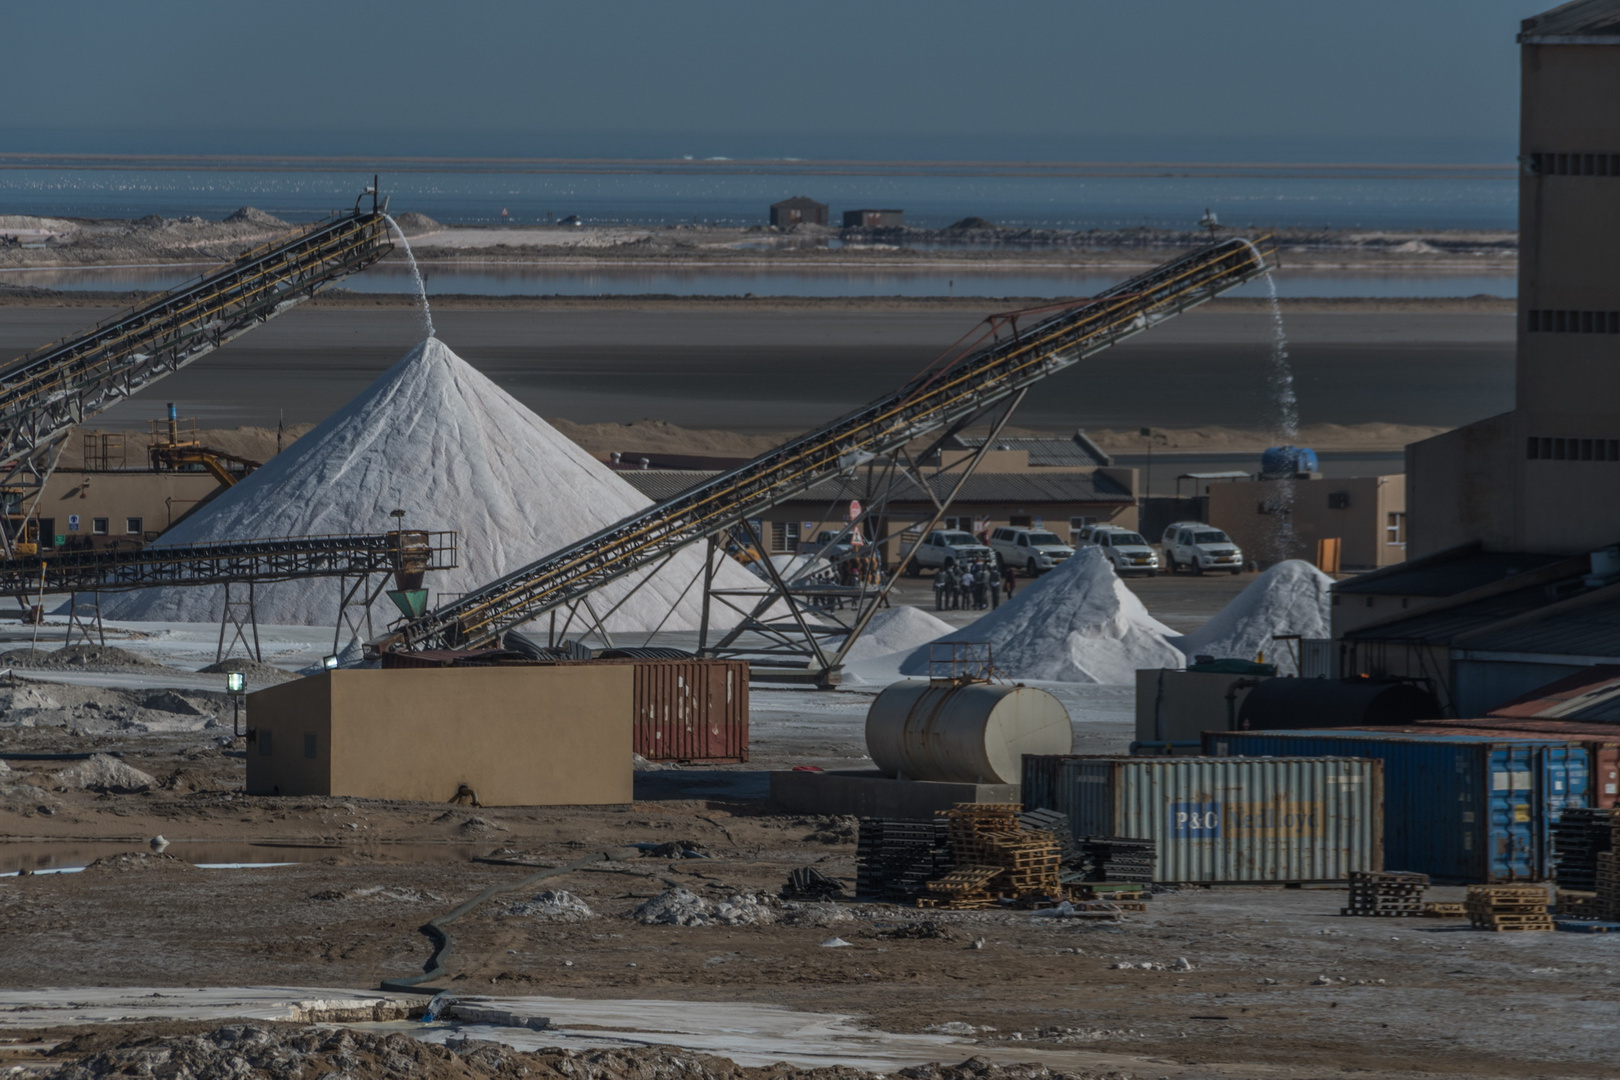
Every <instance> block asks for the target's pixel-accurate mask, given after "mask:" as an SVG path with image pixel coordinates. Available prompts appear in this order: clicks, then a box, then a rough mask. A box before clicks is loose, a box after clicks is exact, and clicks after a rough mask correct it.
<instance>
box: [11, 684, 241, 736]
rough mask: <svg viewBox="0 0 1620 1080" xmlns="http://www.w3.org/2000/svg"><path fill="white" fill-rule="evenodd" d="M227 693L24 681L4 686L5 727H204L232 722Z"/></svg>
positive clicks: (121, 730)
mask: <svg viewBox="0 0 1620 1080" xmlns="http://www.w3.org/2000/svg"><path fill="white" fill-rule="evenodd" d="M230 713H231V702H230V698H229V696H228V695H226V694H224V693H215V692H213V691H210V690H114V689H110V688H108V687H102V686H79V685H75V684H69V683H44V682H28V681H20V682H19V684H18V685H16V686H7V687H0V728H30V727H32V728H69V729H72V730H76V731H81V732H84V733H86V734H91V735H105V734H113V733H118V734H127V733H144V732H168V733H173V732H187V731H205V730H207V729H209V728H215V727H219V726H220V725H221V723H227V724H228V723H229V722H230Z"/></svg>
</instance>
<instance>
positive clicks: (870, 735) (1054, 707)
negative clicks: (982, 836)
mask: <svg viewBox="0 0 1620 1080" xmlns="http://www.w3.org/2000/svg"><path fill="white" fill-rule="evenodd" d="M866 749H867V752H868V753H870V754H871V755H872V761H873V763H874V764H876V765H877V767H878V769H879V770H881V771H882V772H884V773H885V774H887V775H889V776H895V777H900V778H901V779H905V780H933V781H941V782H944V783H955V784H1016V783H1018V782H1019V780H1020V779H1021V778H1022V769H1023V757H1024V755H1025V754H1067V753H1071V752H1072V751H1073V749H1074V729H1073V727H1072V726H1070V723H1069V711H1068V710H1067V709H1065V708H1064V707H1063V703H1062V702H1061V701H1059V700H1058V699H1057V698H1055V697H1053V696H1052V695H1051V694H1048V693H1047V692H1046V691H1045V690H1037V689H1035V688H1034V687H1029V686H1005V685H1001V684H997V683H988V682H948V681H944V680H939V681H926V680H922V679H908V680H905V681H902V682H897V683H895V684H894V685H892V686H890V687H889V688H888V689H886V690H884V691H883V693H881V694H879V695H878V696H877V700H876V701H873V702H872V708H871V709H870V710H869V711H868V712H867V714H866Z"/></svg>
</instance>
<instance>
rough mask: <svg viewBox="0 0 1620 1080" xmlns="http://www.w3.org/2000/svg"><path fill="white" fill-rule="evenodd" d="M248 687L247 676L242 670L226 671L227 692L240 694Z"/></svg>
mask: <svg viewBox="0 0 1620 1080" xmlns="http://www.w3.org/2000/svg"><path fill="white" fill-rule="evenodd" d="M246 689H247V676H246V675H244V674H243V673H242V672H240V671H227V672H226V673H225V690H226V692H227V693H231V694H240V693H241V692H242V691H243V690H246Z"/></svg>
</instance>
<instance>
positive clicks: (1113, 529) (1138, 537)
mask: <svg viewBox="0 0 1620 1080" xmlns="http://www.w3.org/2000/svg"><path fill="white" fill-rule="evenodd" d="M1081 536H1082V538H1083V539H1084V542H1086V543H1090V544H1095V545H1097V546H1098V547H1100V548H1102V550H1103V554H1104V555H1106V556H1108V561H1109V562H1111V563H1113V564H1114V570H1115V571H1116V572H1117V573H1118V574H1119V575H1120V576H1121V577H1124V576H1125V575H1126V574H1142V575H1145V576H1147V577H1153V576H1154V575H1156V574H1158V572H1159V553H1158V552H1157V551H1154V550H1153V545H1151V544H1149V543H1148V542H1147V541H1146V540H1144V539H1143V538H1142V534H1141V533H1139V532H1135V531H1133V530H1131V529H1125V528H1121V527H1120V526H1118V525H1096V526H1093V527H1092V528H1090V529H1088V530H1086V531H1084V532H1082V533H1081Z"/></svg>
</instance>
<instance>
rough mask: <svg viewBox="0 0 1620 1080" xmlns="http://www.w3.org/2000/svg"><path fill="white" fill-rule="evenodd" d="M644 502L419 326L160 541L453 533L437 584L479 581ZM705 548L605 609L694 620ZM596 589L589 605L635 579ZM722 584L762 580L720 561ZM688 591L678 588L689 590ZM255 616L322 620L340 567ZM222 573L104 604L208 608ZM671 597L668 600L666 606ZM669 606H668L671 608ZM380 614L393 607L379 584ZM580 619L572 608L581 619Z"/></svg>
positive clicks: (600, 606)
mask: <svg viewBox="0 0 1620 1080" xmlns="http://www.w3.org/2000/svg"><path fill="white" fill-rule="evenodd" d="M650 505H652V503H651V500H649V499H648V498H647V497H646V496H644V495H642V494H641V493H640V492H638V491H637V490H636V489H635V488H633V487H631V486H630V485H629V484H628V483H626V482H625V481H624V480H622V479H621V478H619V477H618V476H617V475H615V474H614V473H613V472H612V471H611V470H610V469H608V468H607V466H605V465H603V464H602V463H601V462H599V461H597V460H596V459H595V458H593V457H591V456H590V455H589V454H587V453H586V452H585V451H583V450H581V449H580V448H579V447H578V446H576V445H574V444H573V443H572V442H570V441H569V440H568V439H566V438H564V437H563V436H562V435H560V434H558V432H557V431H556V429H554V428H553V427H551V425H549V424H547V423H546V422H545V421H544V420H542V419H541V418H540V417H538V416H536V415H535V414H534V413H532V412H530V411H529V410H528V409H527V408H525V407H524V406H523V405H522V404H520V403H519V402H518V401H517V400H516V399H514V398H513V397H512V396H511V395H509V394H507V393H506V392H505V391H504V390H502V389H501V388H500V387H498V386H496V385H495V384H494V383H493V382H491V381H490V380H489V379H487V378H485V377H484V376H483V375H481V374H480V373H479V372H478V371H476V370H475V369H474V368H473V367H472V366H471V365H470V364H468V363H467V362H466V361H464V360H462V359H461V358H460V357H458V356H457V355H456V354H455V353H454V352H452V351H451V350H450V349H449V347H447V346H446V345H444V344H443V343H442V342H440V341H438V340H437V339H430V340H428V341H424V342H422V343H421V344H420V345H418V346H417V347H416V348H415V349H412V350H411V352H410V353H408V354H407V355H406V356H405V358H404V359H402V360H401V361H400V362H399V363H397V364H395V365H394V366H393V367H392V368H390V369H389V370H388V371H386V372H384V373H383V375H382V376H380V377H379V378H378V379H377V381H376V382H374V383H373V384H372V385H371V386H370V387H368V388H367V389H366V391H365V393H363V394H361V395H360V396H359V397H357V398H355V399H354V400H353V401H351V402H349V403H348V404H347V405H345V406H344V407H343V408H342V409H340V410H338V411H337V412H336V413H334V414H332V415H331V416H330V417H328V418H327V419H326V420H324V421H323V422H322V423H320V424H319V425H317V426H316V428H315V429H314V430H313V431H311V432H310V433H309V434H308V435H305V436H304V437H303V438H301V439H299V440H298V441H297V442H296V443H294V444H293V445H292V446H291V448H289V449H288V450H287V451H286V452H285V453H283V454H281V455H279V456H278V457H275V458H272V459H271V460H270V461H269V462H268V463H266V464H265V466H264V467H263V468H261V469H259V470H257V471H256V472H254V473H253V474H252V475H251V476H249V477H248V478H247V479H245V480H243V481H242V482H241V483H240V484H237V485H236V486H235V487H233V488H231V489H230V490H229V491H226V492H222V493H221V494H220V496H219V497H218V498H216V499H215V500H214V501H213V502H211V503H210V504H208V505H207V506H205V507H203V508H202V509H200V510H198V511H197V513H196V514H194V515H193V516H192V517H191V518H189V519H187V520H186V521H184V522H182V523H180V524H179V525H178V526H176V527H175V528H174V529H172V530H170V531H169V532H168V533H167V534H166V535H165V536H164V538H163V541H162V542H163V543H165V544H192V543H203V542H217V541H224V540H241V539H244V538H250V537H272V536H310V535H316V534H321V533H347V532H357V531H368V530H375V531H378V532H381V531H384V530H387V529H391V528H393V527H394V521H393V519H392V518H391V517H390V516H389V512H390V511H392V510H394V509H395V508H399V509H402V510H404V511H405V518H404V524H405V527H406V528H409V529H429V530H443V529H454V530H457V531H458V532H459V533H460V558H459V560H458V561H459V565H458V566H457V568H456V569H454V570H447V571H437V572H434V573H432V574H430V575H429V578H428V582H427V587H428V588H429V589H430V590H431V591H432V593H433V594H435V595H434V597H432V598H430V599H435V600H436V597H437V595H441V594H444V593H462V592H466V591H468V590H471V589H474V588H477V587H479V586H481V585H484V584H487V583H488V582H490V581H493V580H495V579H496V578H498V577H500V576H502V575H504V574H507V573H510V572H511V571H513V570H516V569H518V568H519V567H521V566H523V565H525V564H527V563H530V562H533V561H534V560H536V559H538V558H540V557H541V556H543V555H546V554H549V553H550V552H553V551H556V550H557V549H558V548H561V547H563V546H565V545H567V544H570V543H572V542H574V541H576V540H580V539H582V538H584V537H586V536H589V535H591V534H592V533H595V532H597V531H599V530H600V529H603V528H605V527H607V526H608V525H611V524H613V523H614V522H616V521H619V520H620V519H622V518H624V517H626V516H628V515H630V514H632V513H635V512H637V511H639V510H642V509H644V508H646V507H647V506H650ZM702 562H703V556H702V551H701V549H699V548H691V549H688V550H686V551H683V552H681V553H680V554H678V555H676V556H675V558H674V560H673V561H672V562H671V563H669V564H668V565H667V566H665V567H664V568H663V569H661V570H660V571H659V572H658V573H657V574H656V575H655V576H654V578H653V580H652V581H650V582H648V583H647V584H646V585H645V586H644V587H643V588H641V589H640V591H638V592H637V593H636V594H635V595H634V596H633V597H631V598H630V599H629V600H628V601H626V602H625V603H624V605H623V606H622V607H620V608H619V609H618V611H617V612H616V613H615V614H614V615H613V616H611V617H610V618H609V619H608V624H609V627H610V628H611V629H616V630H624V631H635V630H651V629H653V628H654V627H656V626H658V625H659V624H660V622H662V623H663V628H664V629H666V630H693V629H696V628H697V625H698V619H699V614H700V608H701V596H700V595H699V592H700V589H701V583H700V585H699V586H695V587H692V588H690V589H688V585H689V584H690V583H691V582H692V581H693V579H694V578H695V577H696V576H697V575H698V573H699V572H700V571H701V568H702ZM641 577H642V575H639V574H638V575H631V576H629V577H627V578H624V579H621V580H620V581H617V582H614V583H613V584H611V585H608V586H606V587H605V588H603V589H601V590H599V591H597V592H596V593H594V594H593V596H592V603H593V605H594V607H595V609H596V610H597V611H598V612H606V611H607V610H608V609H609V608H612V607H613V606H614V605H615V604H617V603H618V602H619V601H620V599H622V598H623V597H624V596H625V595H626V594H628V593H629V592H630V590H631V589H632V588H633V587H634V585H635V583H636V582H638V581H639V580H641ZM716 584H717V585H722V586H725V587H730V588H758V586H759V580H758V578H756V577H755V576H754V575H752V574H750V573H749V572H748V571H747V570H745V569H743V568H742V566H740V565H739V564H737V563H734V562H731V561H729V560H728V561H726V562H725V563H723V564H722V566H721V567H720V572H719V573H718V574H717V576H716ZM683 592H684V593H685V595H684V598H683V597H682V594H683ZM256 599H257V606H258V618H259V622H260V623H279V624H285V625H304V626H318V625H322V624H325V625H331V624H332V623H333V622H334V621H335V619H336V617H337V606H338V582H337V581H336V580H332V579H316V580H303V581H287V582H278V583H275V584H270V585H261V586H259V587H258V590H257V598H256ZM223 602H224V590H223V588H190V589H167V590H165V589H146V590H142V591H140V592H136V593H130V594H126V595H123V596H119V597H116V598H113V599H112V600H111V601H109V602H105V603H104V604H103V613H104V614H105V615H107V617H109V618H117V619H129V620H138V621H155V622H210V621H217V620H218V619H219V617H220V611H221V609H222V607H223ZM672 605H673V606H674V607H675V610H674V612H673V613H672V614H671V613H670V608H671V606H672ZM666 615H668V616H669V617H668V620H667V621H664V620H665V616H666ZM373 617H374V618H375V619H376V620H377V625H378V627H379V628H380V627H381V626H386V625H387V624H388V623H390V622H392V621H393V620H395V619H396V618H397V617H398V612H397V611H395V610H394V608H393V605H392V604H390V603H389V602H388V600H387V599H385V598H381V599H380V602H379V603H378V604H377V605H376V606H375V608H374V611H373ZM576 625H577V624H576Z"/></svg>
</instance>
